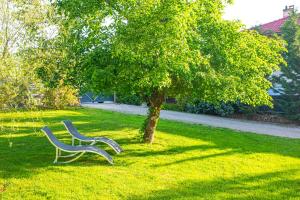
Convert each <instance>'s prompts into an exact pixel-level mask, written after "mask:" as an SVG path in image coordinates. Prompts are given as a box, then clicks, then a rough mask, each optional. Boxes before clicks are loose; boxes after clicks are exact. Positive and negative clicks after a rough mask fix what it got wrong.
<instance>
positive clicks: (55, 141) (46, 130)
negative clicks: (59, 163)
mask: <svg viewBox="0 0 300 200" xmlns="http://www.w3.org/2000/svg"><path fill="white" fill-rule="evenodd" d="M41 131H43V132H44V133H45V135H46V136H47V138H48V139H49V141H50V142H51V144H53V146H55V147H58V148H60V149H64V148H66V147H67V146H68V145H65V144H64V143H62V142H60V141H59V140H58V139H57V138H56V137H55V136H54V134H53V133H52V131H51V130H50V129H49V128H48V127H47V126H45V127H44V128H42V129H41Z"/></svg>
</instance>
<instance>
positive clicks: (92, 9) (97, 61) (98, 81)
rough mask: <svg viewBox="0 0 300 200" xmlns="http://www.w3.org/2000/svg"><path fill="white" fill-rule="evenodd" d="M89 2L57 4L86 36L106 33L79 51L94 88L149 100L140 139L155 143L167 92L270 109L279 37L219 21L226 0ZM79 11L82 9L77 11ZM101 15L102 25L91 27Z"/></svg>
mask: <svg viewBox="0 0 300 200" xmlns="http://www.w3.org/2000/svg"><path fill="white" fill-rule="evenodd" d="M88 3H89V4H85V3H83V2H81V3H80V4H76V8H74V5H73V3H72V2H70V1H60V8H62V9H63V10H64V11H65V12H66V13H68V16H69V17H70V18H69V20H71V21H73V20H75V19H76V20H81V21H84V23H85V24H87V25H86V26H84V29H81V31H82V30H86V31H87V32H88V33H89V32H90V30H94V33H93V34H91V35H90V34H85V37H84V38H93V37H92V36H95V35H101V36H103V37H102V38H104V39H103V40H98V43H96V45H94V46H92V48H89V49H88V50H87V51H86V52H85V56H83V58H84V59H83V61H84V62H81V63H84V64H83V65H81V66H83V68H85V69H89V72H90V74H92V84H93V85H94V86H96V87H98V88H102V89H104V88H105V90H108V89H110V90H113V91H123V92H124V91H126V92H128V93H135V94H140V96H142V97H143V98H144V101H145V102H147V104H148V105H149V114H148V117H147V119H146V120H145V123H144V126H143V128H142V131H143V138H144V142H147V143H152V142H153V140H154V131H155V128H156V125H157V122H158V119H159V114H160V110H161V106H162V103H163V102H164V100H165V98H166V97H167V96H173V97H177V96H179V95H180V96H189V97H190V98H197V99H199V100H203V101H206V102H211V103H219V102H221V101H222V102H228V101H232V102H235V101H240V102H242V103H245V104H250V105H253V106H257V105H270V106H271V104H272V103H271V101H272V99H271V97H270V96H269V95H268V92H267V91H268V89H269V88H270V87H271V83H270V82H269V81H268V80H267V79H266V78H265V77H268V76H269V75H270V74H272V72H273V71H274V70H278V66H279V65H280V64H281V63H283V62H284V61H283V59H282V57H281V53H282V51H284V47H283V42H282V41H280V40H279V39H277V38H276V39H274V38H267V37H265V36H261V35H259V34H258V33H257V32H256V31H247V30H243V26H242V25H241V24H239V23H238V22H230V21H224V20H223V19H222V13H223V9H224V6H225V5H226V3H228V1H222V0H219V1H209V0H195V1H186V0H179V1H178V0H168V1H152V0H147V1H135V0H131V1H107V2H106V3H105V2H103V3H99V2H93V1H92V0H91V2H90V1H89V2H88ZM99 8H100V9H99ZM107 8H108V9H107ZM80 9H87V10H88V11H87V10H86V12H80V13H79V12H78V10H80ZM104 10H108V11H107V12H103V11H104ZM83 13H87V14H83ZM99 14H101V16H102V19H103V21H101V23H100V24H98V25H99V26H100V27H102V28H100V29H92V28H91V27H92V26H94V24H95V23H99V21H94V17H95V16H97V15H99ZM107 20H109V21H110V23H105V21H107ZM72 31H73V32H78V31H80V29H79V30H76V31H75V30H72ZM87 63H88V64H87Z"/></svg>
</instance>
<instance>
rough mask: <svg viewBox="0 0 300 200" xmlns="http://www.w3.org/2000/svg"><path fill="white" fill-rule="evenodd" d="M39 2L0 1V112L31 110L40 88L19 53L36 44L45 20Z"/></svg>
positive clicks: (22, 55) (31, 70)
mask: <svg viewBox="0 0 300 200" xmlns="http://www.w3.org/2000/svg"><path fill="white" fill-rule="evenodd" d="M43 7H44V6H43V5H42V4H41V1H30V2H28V1H25V0H0V72H1V73H0V109H12V108H19V107H22V108H24V107H26V108H29V107H30V108H31V107H34V106H35V105H36V104H37V99H34V98H33V96H34V95H36V94H38V93H39V92H40V89H41V88H42V87H41V84H40V81H39V80H38V79H37V78H36V75H35V73H34V70H33V69H34V67H33V63H35V62H32V63H29V62H27V60H26V59H25V55H24V54H23V52H22V51H23V50H24V49H26V48H29V47H33V46H34V45H35V44H36V43H35V40H34V37H33V35H35V34H40V33H38V30H39V27H40V26H41V25H42V24H43V22H44V19H45V16H44V14H45V13H43V11H44V9H42V8H43Z"/></svg>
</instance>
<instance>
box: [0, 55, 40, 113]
mask: <svg viewBox="0 0 300 200" xmlns="http://www.w3.org/2000/svg"><path fill="white" fill-rule="evenodd" d="M0 71H1V73H0V110H1V109H17V108H28V109H32V108H35V107H37V106H38V105H39V103H40V102H39V98H38V94H41V92H42V91H43V87H42V85H41V83H40V81H39V80H38V79H37V78H36V76H35V74H34V73H33V71H32V69H31V67H30V66H28V65H26V63H24V62H23V60H20V58H18V57H9V58H5V59H2V60H0Z"/></svg>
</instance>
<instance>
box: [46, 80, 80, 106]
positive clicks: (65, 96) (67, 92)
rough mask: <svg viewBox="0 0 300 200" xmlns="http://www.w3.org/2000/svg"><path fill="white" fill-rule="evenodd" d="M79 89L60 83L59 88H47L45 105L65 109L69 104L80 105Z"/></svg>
mask: <svg viewBox="0 0 300 200" xmlns="http://www.w3.org/2000/svg"><path fill="white" fill-rule="evenodd" d="M77 95H78V91H77V90H76V89H74V88H73V87H71V86H69V85H62V84H60V85H59V86H58V87H57V88H48V89H46V91H45V93H44V96H43V100H42V102H43V106H44V107H46V108H51V109H64V108H66V107H68V106H78V105H79V99H78V96H77Z"/></svg>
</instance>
